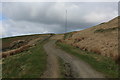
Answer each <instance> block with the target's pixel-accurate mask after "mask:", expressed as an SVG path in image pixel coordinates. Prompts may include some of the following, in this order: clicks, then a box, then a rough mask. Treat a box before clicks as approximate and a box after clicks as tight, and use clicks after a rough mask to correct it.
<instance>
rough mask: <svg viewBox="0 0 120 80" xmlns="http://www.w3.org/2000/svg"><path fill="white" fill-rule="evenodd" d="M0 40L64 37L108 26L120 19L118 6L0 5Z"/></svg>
mask: <svg viewBox="0 0 120 80" xmlns="http://www.w3.org/2000/svg"><path fill="white" fill-rule="evenodd" d="M0 5H2V8H0V24H2V27H0V32H2V34H0V37H1V35H2V37H9V36H18V35H23V34H25V35H26V34H43V33H63V32H65V18H66V9H67V23H68V24H67V27H68V28H67V31H68V32H69V31H76V30H82V29H86V28H88V27H92V26H94V25H97V24H100V23H102V22H107V21H109V20H111V19H113V18H115V17H117V16H118V3H117V2H31V3H28V2H5V3H0Z"/></svg>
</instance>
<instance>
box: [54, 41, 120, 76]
mask: <svg viewBox="0 0 120 80" xmlns="http://www.w3.org/2000/svg"><path fill="white" fill-rule="evenodd" d="M56 44H57V46H59V47H60V48H61V49H63V50H64V51H66V52H68V53H70V54H72V55H74V56H77V57H78V58H79V59H81V60H84V61H86V62H87V63H89V64H90V65H91V66H92V67H93V68H94V69H96V70H97V71H100V72H102V73H103V74H104V75H105V76H106V77H112V78H116V77H118V67H119V66H118V65H117V64H116V63H115V61H113V60H112V59H111V58H108V57H104V56H101V55H98V54H96V53H92V52H87V51H83V50H81V49H78V48H75V47H73V46H71V45H68V44H64V43H60V42H57V43H56Z"/></svg>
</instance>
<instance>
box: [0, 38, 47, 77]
mask: <svg viewBox="0 0 120 80" xmlns="http://www.w3.org/2000/svg"><path fill="white" fill-rule="evenodd" d="M44 43H45V41H44V40H40V41H38V42H37V45H36V46H33V47H31V48H29V49H28V50H27V51H24V52H22V53H19V54H16V55H13V56H9V57H7V58H5V59H3V64H2V67H3V69H2V72H3V74H2V76H3V78H40V76H41V75H42V73H43V72H44V70H45V69H46V64H47V61H46V59H47V55H46V53H45V51H44V49H43V45H44Z"/></svg>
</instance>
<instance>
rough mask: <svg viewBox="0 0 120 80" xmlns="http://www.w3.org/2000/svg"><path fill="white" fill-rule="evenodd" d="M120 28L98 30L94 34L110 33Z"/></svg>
mask: <svg viewBox="0 0 120 80" xmlns="http://www.w3.org/2000/svg"><path fill="white" fill-rule="evenodd" d="M117 29H118V27H115V28H109V29H97V30H95V31H94V33H98V32H108V31H109V32H110V31H113V30H117Z"/></svg>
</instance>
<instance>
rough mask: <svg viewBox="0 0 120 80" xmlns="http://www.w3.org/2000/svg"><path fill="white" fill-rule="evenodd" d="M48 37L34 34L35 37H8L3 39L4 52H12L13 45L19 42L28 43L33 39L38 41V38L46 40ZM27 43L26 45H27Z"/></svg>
mask: <svg viewBox="0 0 120 80" xmlns="http://www.w3.org/2000/svg"><path fill="white" fill-rule="evenodd" d="M46 36H48V35H47V34H46V35H45V34H44V35H43V34H34V35H23V36H15V37H7V38H2V50H3V51H7V50H11V49H10V46H11V43H12V42H14V41H17V40H25V41H26V42H27V43H28V42H29V41H31V40H33V39H36V38H38V37H41V38H44V37H46ZM27 43H26V44H27Z"/></svg>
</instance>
